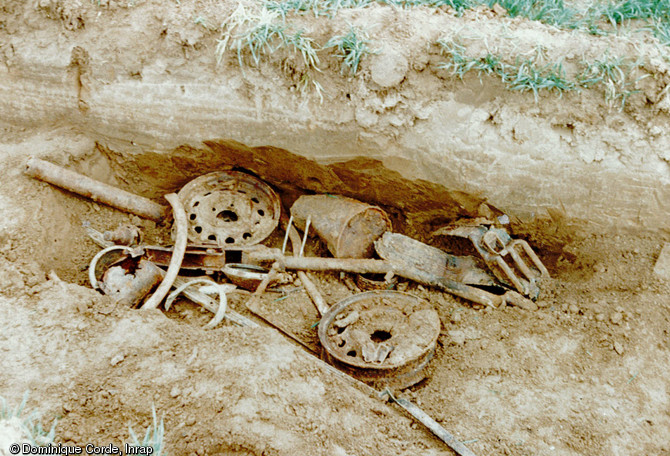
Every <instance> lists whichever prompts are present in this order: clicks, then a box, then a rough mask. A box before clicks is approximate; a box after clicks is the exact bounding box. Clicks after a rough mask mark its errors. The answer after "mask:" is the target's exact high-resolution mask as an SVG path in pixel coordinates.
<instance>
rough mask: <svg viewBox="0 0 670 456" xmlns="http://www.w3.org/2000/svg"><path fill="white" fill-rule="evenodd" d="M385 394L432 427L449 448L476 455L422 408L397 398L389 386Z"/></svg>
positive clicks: (464, 453)
mask: <svg viewBox="0 0 670 456" xmlns="http://www.w3.org/2000/svg"><path fill="white" fill-rule="evenodd" d="M384 396H388V397H389V399H391V401H392V402H394V403H396V404H398V405H399V406H400V407H402V408H403V409H404V410H405V411H406V412H407V413H409V414H410V415H412V416H413V417H414V418H416V419H417V420H418V421H419V422H420V423H421V424H423V425H424V426H426V427H427V428H428V429H430V431H431V432H432V433H433V434H435V435H436V436H437V437H439V438H440V440H442V441H443V442H444V443H446V444H447V445H449V448H451V449H452V450H454V451H455V452H456V453H457V454H459V455H460V456H476V455H475V453H473V452H472V451H471V450H470V449H469V448H468V447H466V446H465V445H463V444H462V443H461V442H459V441H458V440H456V437H454V436H453V434H451V433H450V432H449V431H447V430H446V429H445V428H443V427H442V426H441V425H440V423H438V422H437V421H435V420H434V419H433V418H431V417H430V416H429V415H428V414H427V413H426V412H424V411H423V410H421V409H420V408H419V407H417V406H416V405H415V404H412V403H411V402H410V401H408V400H407V399H402V398H396V397H395V396H394V395H393V393H392V392H391V391H390V390H389V389H388V388H386V389H385V390H384V391H382V392H381V393H380V397H384Z"/></svg>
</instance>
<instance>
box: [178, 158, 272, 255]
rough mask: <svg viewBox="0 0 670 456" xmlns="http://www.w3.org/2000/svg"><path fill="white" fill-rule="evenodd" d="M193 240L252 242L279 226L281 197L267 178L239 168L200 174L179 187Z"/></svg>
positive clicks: (229, 243) (227, 243)
mask: <svg viewBox="0 0 670 456" xmlns="http://www.w3.org/2000/svg"><path fill="white" fill-rule="evenodd" d="M178 194H179V198H180V199H181V200H182V202H183V203H184V208H185V210H186V213H187V217H188V220H189V227H188V239H189V241H190V243H192V244H201V245H215V246H242V245H253V244H257V243H259V242H261V241H262V240H264V239H265V238H267V237H268V236H269V235H270V234H271V233H272V232H273V231H274V229H275V228H276V227H277V224H278V223H279V216H280V212H281V206H280V204H279V197H278V196H277V194H276V193H275V192H274V190H272V188H270V186H268V185H267V184H266V183H265V182H263V181H261V180H260V179H257V178H256V177H254V176H251V175H249V174H246V173H243V172H239V171H220V172H214V173H210V174H205V175H204V176H200V177H198V178H196V179H194V180H192V181H191V182H189V183H188V184H186V185H185V186H184V187H183V188H182V189H181V190H180V191H179V193H178Z"/></svg>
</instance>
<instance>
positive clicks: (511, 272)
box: [433, 225, 549, 300]
mask: <svg viewBox="0 0 670 456" xmlns="http://www.w3.org/2000/svg"><path fill="white" fill-rule="evenodd" d="M433 234H434V235H445V236H455V237H460V238H466V239H469V240H470V241H472V244H473V245H474V246H475V249H476V250H477V252H478V253H479V254H480V255H481V257H482V258H483V259H484V261H485V262H486V264H487V266H488V267H489V269H491V271H492V272H493V274H494V275H495V276H496V278H497V279H498V280H499V281H500V282H502V283H504V284H505V285H507V286H509V287H511V288H514V289H515V290H516V291H518V292H519V293H521V294H522V295H524V296H528V297H529V298H531V299H533V300H535V299H537V297H538V295H539V294H540V288H539V286H538V284H537V280H538V279H540V278H542V277H549V272H548V271H547V268H545V267H544V265H543V264H542V261H541V260H540V258H539V257H538V256H537V255H536V254H535V252H534V251H533V249H532V248H531V247H530V245H528V243H527V242H526V241H523V240H520V239H512V237H511V236H510V235H509V234H508V233H507V231H505V230H503V229H501V228H496V227H493V226H490V227H489V226H482V225H480V226H459V227H456V228H443V229H440V230H437V231H436V232H435V233H433ZM508 259H510V260H511V261H509V262H508V261H507V260H508ZM519 273H520V274H519Z"/></svg>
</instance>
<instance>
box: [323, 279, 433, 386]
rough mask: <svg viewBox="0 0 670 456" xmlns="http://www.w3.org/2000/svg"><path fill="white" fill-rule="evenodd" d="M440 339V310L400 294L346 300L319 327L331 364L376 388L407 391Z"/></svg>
mask: <svg viewBox="0 0 670 456" xmlns="http://www.w3.org/2000/svg"><path fill="white" fill-rule="evenodd" d="M439 335H440V318H439V316H438V314H437V312H436V311H435V309H434V308H433V307H432V306H431V305H430V304H429V303H428V302H427V301H425V300H423V299H421V298H418V297H416V296H413V295H410V294H407V293H401V292H397V291H387V290H384V291H381V290H380V291H369V292H366V293H360V294H357V295H354V296H351V297H349V298H346V299H344V300H343V301H340V302H339V303H337V304H335V305H334V306H332V307H331V308H330V309H329V310H328V312H327V313H326V314H325V315H324V316H323V318H322V319H321V322H320V323H319V340H320V342H321V345H322V346H323V348H324V354H325V358H326V360H327V361H328V362H329V363H331V364H333V365H334V366H336V367H337V368H338V369H340V370H342V371H344V372H346V373H348V374H349V375H352V376H354V377H356V378H358V379H359V380H362V381H364V382H366V383H368V384H370V385H372V386H374V387H375V388H384V387H390V388H406V387H408V386H411V385H413V384H415V383H417V382H419V381H421V380H422V379H423V378H424V377H425V374H424V372H423V370H424V367H425V366H426V365H427V364H428V362H429V361H430V359H431V358H432V357H433V354H434V352H435V344H436V342H437V338H438V336H439Z"/></svg>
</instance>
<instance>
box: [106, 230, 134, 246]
mask: <svg viewBox="0 0 670 456" xmlns="http://www.w3.org/2000/svg"><path fill="white" fill-rule="evenodd" d="M102 237H103V239H104V240H105V241H110V242H113V243H114V244H116V245H137V244H139V243H140V241H141V240H142V232H141V231H140V229H139V228H138V227H136V226H135V225H119V226H118V227H116V228H115V229H113V230H108V231H105V232H104V233H103V234H102Z"/></svg>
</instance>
